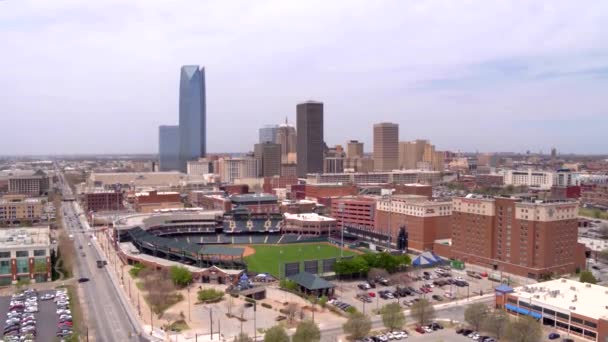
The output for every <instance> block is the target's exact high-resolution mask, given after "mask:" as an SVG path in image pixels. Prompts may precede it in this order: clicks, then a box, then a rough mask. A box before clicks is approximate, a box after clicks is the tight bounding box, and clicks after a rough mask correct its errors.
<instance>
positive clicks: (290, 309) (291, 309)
mask: <svg viewBox="0 0 608 342" xmlns="http://www.w3.org/2000/svg"><path fill="white" fill-rule="evenodd" d="M297 312H298V304H296V303H289V304H287V316H288V317H289V322H290V323H293V320H294V318H295V317H296V313H297Z"/></svg>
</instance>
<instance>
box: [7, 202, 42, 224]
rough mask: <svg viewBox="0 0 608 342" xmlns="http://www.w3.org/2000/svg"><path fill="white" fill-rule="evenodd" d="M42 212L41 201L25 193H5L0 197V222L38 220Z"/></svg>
mask: <svg viewBox="0 0 608 342" xmlns="http://www.w3.org/2000/svg"><path fill="white" fill-rule="evenodd" d="M42 214H43V205H42V201H41V200H40V199H38V198H27V197H26V196H25V195H5V196H3V197H2V198H0V223H3V224H13V223H24V222H32V223H34V222H39V221H40V220H41V218H42Z"/></svg>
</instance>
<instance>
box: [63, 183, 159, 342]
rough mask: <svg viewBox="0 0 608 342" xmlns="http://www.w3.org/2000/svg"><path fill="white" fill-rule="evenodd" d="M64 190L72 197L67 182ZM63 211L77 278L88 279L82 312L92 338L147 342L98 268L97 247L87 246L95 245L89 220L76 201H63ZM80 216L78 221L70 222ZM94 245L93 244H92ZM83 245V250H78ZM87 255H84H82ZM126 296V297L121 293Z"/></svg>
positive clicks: (105, 272) (109, 281)
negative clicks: (85, 316) (72, 249)
mask: <svg viewBox="0 0 608 342" xmlns="http://www.w3.org/2000/svg"><path fill="white" fill-rule="evenodd" d="M64 184H65V186H64V188H63V191H64V195H65V194H67V195H71V189H69V186H68V185H67V183H65V182H64ZM63 208H64V210H65V211H66V212H67V215H64V216H63V223H64V227H65V228H66V229H67V231H68V233H69V234H72V235H73V236H74V245H75V246H76V276H77V277H78V278H83V277H84V278H89V279H90V280H89V281H88V282H84V283H79V287H81V288H82V290H83V294H84V295H83V296H81V304H82V305H83V311H86V312H87V318H88V319H87V321H88V322H89V326H88V328H89V329H88V331H89V336H90V337H92V338H93V339H94V340H95V341H104V342H105V341H107V342H115V341H147V339H145V338H143V337H140V336H138V334H137V331H138V328H137V327H136V325H135V324H138V323H134V322H133V315H132V314H131V315H129V313H128V312H127V309H126V308H125V306H124V305H123V303H122V302H121V298H120V296H121V294H120V293H119V291H121V290H120V289H117V288H116V286H115V282H114V281H115V280H114V281H113V279H111V277H110V275H109V272H108V270H107V269H106V268H105V267H104V268H102V269H98V268H97V260H102V259H104V258H103V257H102V256H101V255H100V253H99V250H98V249H97V247H96V246H94V245H92V246H88V243H89V242H92V241H91V239H90V235H91V234H93V233H92V231H89V229H90V228H89V226H88V224H87V223H86V220H84V218H83V219H80V217H79V216H78V214H79V213H80V212H81V211H80V208H78V204H77V203H76V202H64V203H63ZM70 217H71V218H74V217H77V218H76V219H70ZM93 244H95V243H94V241H93ZM79 246H82V247H83V249H82V250H81V249H79ZM81 253H84V254H85V256H82V255H81ZM122 295H124V294H122Z"/></svg>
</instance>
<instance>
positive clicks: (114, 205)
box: [81, 189, 124, 212]
mask: <svg viewBox="0 0 608 342" xmlns="http://www.w3.org/2000/svg"><path fill="white" fill-rule="evenodd" d="M81 197H82V202H83V204H84V208H85V210H86V211H87V212H99V211H119V210H123V209H124V204H123V193H122V192H121V191H113V190H102V189H94V190H92V191H89V192H86V193H84V194H82V196H81Z"/></svg>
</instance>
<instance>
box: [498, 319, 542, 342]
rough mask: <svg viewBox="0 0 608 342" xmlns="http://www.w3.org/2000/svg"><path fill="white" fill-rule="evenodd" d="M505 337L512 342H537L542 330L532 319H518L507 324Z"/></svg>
mask: <svg viewBox="0 0 608 342" xmlns="http://www.w3.org/2000/svg"><path fill="white" fill-rule="evenodd" d="M505 335H506V337H507V338H508V339H509V341H512V342H538V341H540V338H541V335H542V328H541V326H540V323H539V322H537V321H536V320H535V319H534V318H532V317H528V316H526V317H520V318H519V319H517V320H515V321H512V322H510V323H509V326H508V327H507V330H506V334H505Z"/></svg>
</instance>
